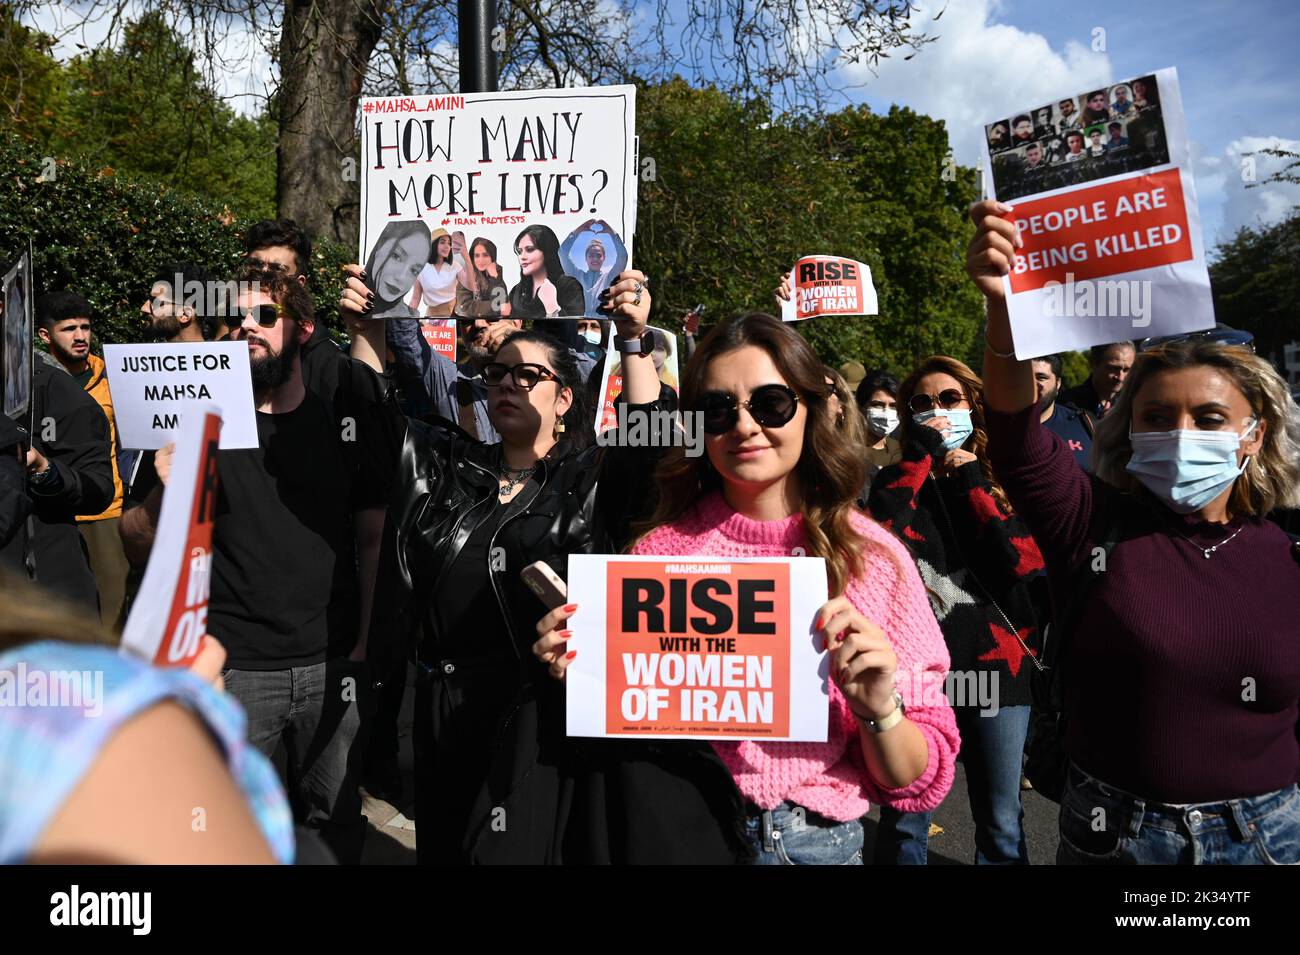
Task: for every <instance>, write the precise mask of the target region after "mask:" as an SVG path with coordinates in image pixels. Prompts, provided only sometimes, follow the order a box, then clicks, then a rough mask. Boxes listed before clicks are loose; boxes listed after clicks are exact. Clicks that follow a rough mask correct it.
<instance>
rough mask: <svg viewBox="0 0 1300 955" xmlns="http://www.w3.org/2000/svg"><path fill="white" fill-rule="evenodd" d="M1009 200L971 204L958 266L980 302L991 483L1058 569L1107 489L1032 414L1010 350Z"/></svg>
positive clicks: (1013, 235)
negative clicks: (984, 315)
mask: <svg viewBox="0 0 1300 955" xmlns="http://www.w3.org/2000/svg"><path fill="white" fill-rule="evenodd" d="M1011 208H1012V207H1011V206H1008V205H1005V204H1004V203H999V202H994V201H992V200H986V201H984V202H978V203H976V204H975V205H973V206H971V219H973V220H974V222H975V227H976V232H975V238H974V239H972V240H971V244H970V249H969V251H968V252H967V257H966V271H967V272H968V273H969V274H970V277H971V279H972V280H973V281H974V282H975V284H976V286H977V287H978V288H979V290H980V292H981V293H983V295H984V299H985V302H986V304H987V306H988V328H987V330H986V332H985V336H984V341H985V345H984V404H985V412H986V415H985V417H986V419H987V420H986V424H987V429H988V436H989V442H988V455H989V460H990V462H991V463H992V465H993V470H994V473H995V474H996V476H997V479H998V481H999V483H1001V485H1002V487H1003V488H1004V489H1005V490H1006V492H1007V496H1008V497H1009V498H1010V499H1011V503H1012V505H1013V506H1014V507H1015V509H1016V512H1017V513H1018V514H1019V515H1020V517H1021V518H1022V519H1023V520H1024V522H1025V524H1026V525H1028V528H1029V530H1030V532H1031V533H1032V534H1033V537H1034V540H1035V541H1036V542H1037V546H1038V548H1039V549H1040V550H1041V551H1042V556H1043V558H1044V559H1045V560H1046V563H1047V565H1048V567H1049V568H1051V567H1056V568H1057V569H1058V570H1061V571H1064V570H1066V569H1068V568H1069V567H1072V566H1073V565H1074V564H1075V563H1077V562H1078V560H1079V559H1080V558H1081V556H1082V554H1083V553H1084V552H1085V548H1086V546H1087V543H1088V541H1089V539H1090V534H1091V533H1092V532H1093V524H1094V522H1095V521H1096V515H1095V510H1096V507H1097V504H1098V503H1099V502H1101V503H1104V502H1105V501H1106V500H1109V498H1110V497H1111V496H1112V495H1108V494H1107V493H1105V488H1104V486H1102V485H1100V484H1099V483H1098V482H1097V481H1096V480H1095V479H1093V478H1092V477H1090V476H1089V475H1087V474H1085V473H1084V471H1083V470H1082V469H1081V468H1080V467H1078V466H1077V464H1075V462H1074V459H1073V458H1074V456H1073V453H1072V452H1071V451H1070V450H1069V449H1068V448H1067V447H1066V446H1065V444H1064V443H1063V442H1062V441H1061V439H1060V438H1058V437H1057V436H1056V435H1054V434H1052V433H1051V432H1050V431H1048V430H1047V429H1046V428H1044V427H1043V426H1042V423H1041V422H1040V421H1039V420H1038V408H1037V403H1036V401H1035V397H1034V395H1035V392H1034V376H1033V370H1032V367H1031V365H1030V362H1028V361H1018V360H1017V359H1016V357H1015V355H1014V354H1013V351H1014V342H1013V341H1012V337H1011V321H1010V318H1009V316H1008V313H1007V303H1006V298H1005V295H1004V292H1003V289H1002V277H1003V276H1004V275H1006V274H1008V273H1009V272H1010V270H1011V267H1012V263H1013V262H1014V258H1015V250H1016V249H1017V248H1020V247H1022V245H1023V242H1022V240H1021V239H1020V236H1019V233H1018V230H1017V229H1016V226H1015V224H1014V223H1012V222H1009V221H1008V220H1006V219H1004V218H1002V216H1003V215H1004V214H1006V213H1008V212H1010V211H1011Z"/></svg>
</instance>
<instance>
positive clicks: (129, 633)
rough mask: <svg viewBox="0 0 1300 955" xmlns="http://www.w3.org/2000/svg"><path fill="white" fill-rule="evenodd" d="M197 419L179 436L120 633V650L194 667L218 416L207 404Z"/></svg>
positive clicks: (207, 571)
mask: <svg viewBox="0 0 1300 955" xmlns="http://www.w3.org/2000/svg"><path fill="white" fill-rule="evenodd" d="M192 418H193V426H192V427H190V428H187V429H186V430H185V431H184V433H183V434H182V435H181V436H180V438H179V440H178V441H177V442H176V450H175V452H174V453H173V456H172V468H171V476H170V477H169V478H168V480H167V486H166V489H165V490H164V491H163V499H162V509H161V510H160V512H159V516H158V533H157V535H156V536H155V538H154V543H153V548H152V549H151V550H150V552H149V564H148V566H146V567H145V571H144V580H143V581H142V582H141V584H140V593H139V595H138V596H137V597H136V599H135V602H134V603H133V604H132V605H131V615H130V616H129V617H128V618H127V621H126V627H125V628H124V629H123V631H122V652H123V653H128V654H132V655H134V656H137V657H140V658H141V659H143V660H148V661H149V662H150V663H153V664H154V665H156V666H165V667H186V666H189V665H190V664H191V663H192V662H193V661H194V658H195V657H196V656H198V654H199V650H200V649H201V647H202V645H203V635H204V633H206V632H207V629H208V626H207V624H208V593H209V588H210V585H211V580H212V528H213V526H214V522H215V520H216V514H217V487H218V475H217V449H218V440H219V439H218V435H219V434H220V432H221V416H220V415H219V414H218V413H217V412H216V410H215V409H213V408H205V409H202V410H200V411H198V412H196V413H194V414H193V416H192Z"/></svg>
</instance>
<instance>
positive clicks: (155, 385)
mask: <svg viewBox="0 0 1300 955" xmlns="http://www.w3.org/2000/svg"><path fill="white" fill-rule="evenodd" d="M104 362H105V364H106V365H107V373H108V390H109V392H110V394H111V395H112V397H113V411H114V413H115V415H116V417H117V433H118V437H119V439H120V441H121V444H122V447H124V448H131V449H139V450H144V451H151V450H157V449H158V448H161V447H162V446H163V445H164V444H167V443H168V442H171V441H175V440H176V435H177V434H178V433H179V432H180V429H181V428H182V426H183V424H184V422H183V421H182V418H183V416H184V415H185V414H187V413H190V412H192V411H193V410H195V409H196V408H200V409H201V408H202V407H204V406H206V405H213V406H215V407H216V408H217V409H218V410H219V411H220V413H221V419H222V425H221V447H222V448H223V449H226V448H255V447H257V445H258V440H257V412H256V410H255V408H254V405H253V379H252V378H251V377H250V375H249V372H248V344H247V343H246V342H168V343H165V344H157V345H105V346H104Z"/></svg>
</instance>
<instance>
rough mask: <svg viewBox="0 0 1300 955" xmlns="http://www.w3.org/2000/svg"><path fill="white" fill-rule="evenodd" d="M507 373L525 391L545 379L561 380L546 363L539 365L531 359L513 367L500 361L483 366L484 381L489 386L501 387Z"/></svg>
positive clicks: (530, 389)
mask: <svg viewBox="0 0 1300 955" xmlns="http://www.w3.org/2000/svg"><path fill="white" fill-rule="evenodd" d="M506 375H509V376H510V377H511V378H513V379H514V382H515V384H516V385H518V386H519V387H520V388H522V389H524V391H532V390H533V389H534V388H536V387H537V386H538V385H539V384H540V383H541V382H543V381H555V382H558V381H559V380H560V378H559V376H558V375H556V374H555V372H553V371H551V370H550V369H549V368H547V367H546V366H545V365H538V364H536V363H535V362H531V361H526V362H521V363H520V364H518V365H515V366H514V367H513V368H512V367H510V366H509V365H503V364H501V362H499V361H494V362H490V363H488V364H486V365H484V366H483V382H484V384H486V385H487V386H488V387H489V388H497V387H499V386H500V385H501V382H503V381H505V380H506Z"/></svg>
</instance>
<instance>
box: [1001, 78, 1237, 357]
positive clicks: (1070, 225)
mask: <svg viewBox="0 0 1300 955" xmlns="http://www.w3.org/2000/svg"><path fill="white" fill-rule="evenodd" d="M983 139H984V161H985V165H986V167H987V168H988V169H989V170H990V171H991V175H990V176H987V177H985V192H986V194H987V196H988V197H990V198H994V199H997V200H998V201H1000V202H1003V203H1006V204H1008V205H1010V206H1012V207H1013V208H1014V211H1013V212H1010V213H1007V215H1006V218H1007V219H1008V220H1010V221H1014V222H1016V223H1017V224H1018V225H1019V227H1020V235H1021V238H1022V239H1023V240H1024V247H1023V248H1021V249H1017V250H1016V254H1015V260H1014V262H1013V266H1012V270H1011V273H1010V274H1009V275H1008V276H1006V277H1005V278H1004V279H1003V283H1002V284H1003V288H1004V290H1005V291H1006V293H1007V309H1008V312H1009V314H1010V316H1011V332H1012V338H1013V340H1014V342H1015V352H1016V357H1017V358H1020V359H1026V358H1034V357H1037V356H1039V355H1046V354H1051V353H1053V352H1059V351H1070V350H1077V349H1082V348H1087V347H1089V346H1091V345H1100V344H1105V343H1108V342H1116V341H1127V340H1132V339H1138V338H1148V337H1157V336H1161V335H1174V334H1179V333H1183V332H1193V331H1199V330H1201V329H1205V328H1211V327H1213V325H1214V307H1213V302H1212V300H1211V297H1210V277H1209V273H1208V271H1207V270H1206V266H1205V251H1204V248H1203V245H1202V237H1201V220H1200V214H1199V210H1198V208H1197V204H1196V187H1195V184H1194V183H1193V181H1192V167H1191V154H1190V151H1189V149H1188V141H1187V126H1186V122H1185V120H1184V118H1183V107H1182V98H1181V95H1180V93H1179V86H1178V74H1177V72H1176V71H1175V70H1172V69H1166V70H1158V71H1156V72H1155V73H1149V74H1147V75H1145V76H1141V77H1138V78H1136V79H1132V80H1126V81H1123V82H1120V83H1111V84H1108V85H1106V86H1102V87H1097V88H1093V89H1089V90H1084V91H1078V90H1075V91H1073V92H1072V93H1071V94H1070V95H1066V96H1063V97H1061V98H1059V99H1057V100H1054V101H1052V102H1049V103H1047V104H1045V105H1038V106H1031V107H1027V108H1025V109H1021V110H1017V111H1015V112H1013V113H1012V114H1010V115H1009V116H1007V117H1005V118H1003V119H999V120H995V121H993V122H992V123H989V124H987V125H986V126H985V127H984V137H983Z"/></svg>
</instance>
